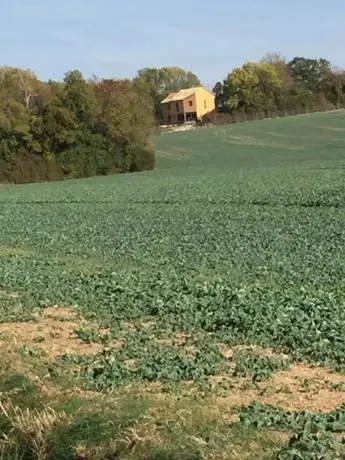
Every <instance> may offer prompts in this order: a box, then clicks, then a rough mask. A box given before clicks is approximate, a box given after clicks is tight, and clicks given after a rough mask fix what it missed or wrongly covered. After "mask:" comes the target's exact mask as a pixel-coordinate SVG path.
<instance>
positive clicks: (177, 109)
mask: <svg viewBox="0 0 345 460" xmlns="http://www.w3.org/2000/svg"><path fill="white" fill-rule="evenodd" d="M176 111H177V112H178V111H179V108H178V102H176Z"/></svg>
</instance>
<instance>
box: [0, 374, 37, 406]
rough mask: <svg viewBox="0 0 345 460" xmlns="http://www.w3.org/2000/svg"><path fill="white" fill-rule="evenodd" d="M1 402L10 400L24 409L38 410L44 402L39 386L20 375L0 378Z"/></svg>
mask: <svg viewBox="0 0 345 460" xmlns="http://www.w3.org/2000/svg"><path fill="white" fill-rule="evenodd" d="M0 395H1V401H2V402H4V401H7V400H10V401H11V403H12V404H13V405H15V406H19V407H21V408H22V409H27V408H28V409H33V408H38V407H39V406H40V405H41V404H42V403H43V401H44V398H42V397H41V395H40V393H39V389H38V388H37V386H36V385H35V384H34V383H33V382H31V381H30V380H29V379H28V378H27V377H25V376H24V375H20V374H10V375H1V376H0Z"/></svg>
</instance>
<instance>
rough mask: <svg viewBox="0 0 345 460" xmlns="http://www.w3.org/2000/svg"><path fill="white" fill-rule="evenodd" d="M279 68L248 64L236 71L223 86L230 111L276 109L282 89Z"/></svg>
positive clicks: (271, 65) (253, 63)
mask: <svg viewBox="0 0 345 460" xmlns="http://www.w3.org/2000/svg"><path fill="white" fill-rule="evenodd" d="M282 84H283V83H282V80H281V78H280V76H279V73H278V71H277V68H276V67H275V66H274V65H273V64H270V63H266V62H261V63H260V62H259V63H258V62H247V63H245V64H244V65H243V66H242V67H238V68H236V69H234V70H233V71H232V72H231V73H230V74H229V75H228V77H227V78H226V80H225V81H224V84H223V94H224V98H225V104H226V105H227V107H228V108H229V109H233V110H236V109H241V108H242V109H250V110H258V111H261V110H270V109H274V108H276V105H277V99H278V96H279V94H280V91H281V88H282Z"/></svg>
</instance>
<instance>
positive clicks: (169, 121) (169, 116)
mask: <svg viewBox="0 0 345 460" xmlns="http://www.w3.org/2000/svg"><path fill="white" fill-rule="evenodd" d="M170 123H171V115H168V124H169V125H170Z"/></svg>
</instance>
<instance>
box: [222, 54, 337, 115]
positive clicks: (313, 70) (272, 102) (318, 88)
mask: <svg viewBox="0 0 345 460" xmlns="http://www.w3.org/2000/svg"><path fill="white" fill-rule="evenodd" d="M214 92H215V94H216V101H217V107H218V110H219V111H221V112H227V113H233V114H234V113H235V114H236V113H260V112H261V113H263V114H268V113H274V112H277V113H282V114H285V113H289V112H291V111H292V112H293V111H295V110H302V109H305V110H320V111H321V110H331V109H336V108H340V107H344V103H345V72H344V71H343V70H339V69H335V68H333V67H332V66H331V63H330V62H329V61H327V60H326V59H310V58H305V57H295V58H294V59H292V60H291V61H286V60H285V59H284V58H283V57H282V56H281V55H280V54H276V53H272V54H267V55H266V56H265V57H264V58H263V59H262V60H261V61H260V62H246V63H245V64H244V65H243V66H242V67H238V68H235V69H233V70H232V72H230V73H229V74H228V75H227V76H226V78H225V79H224V80H223V81H221V82H217V83H216V85H215V87H214Z"/></svg>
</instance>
